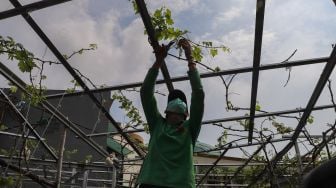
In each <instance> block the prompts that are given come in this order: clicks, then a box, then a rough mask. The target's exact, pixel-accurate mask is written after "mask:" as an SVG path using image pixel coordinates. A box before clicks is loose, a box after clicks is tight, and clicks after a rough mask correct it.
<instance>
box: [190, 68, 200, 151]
mask: <svg viewBox="0 0 336 188" xmlns="http://www.w3.org/2000/svg"><path fill="white" fill-rule="evenodd" d="M188 75H189V79H190V84H191V90H192V93H191V104H190V118H189V125H190V133H191V137H192V141H193V144H194V145H195V142H196V140H197V137H198V135H199V133H200V130H201V122H202V118H203V112H204V91H203V87H202V83H201V78H200V75H199V73H198V71H197V69H194V70H191V71H189V72H188Z"/></svg>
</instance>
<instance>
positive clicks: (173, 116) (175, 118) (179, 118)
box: [166, 112, 185, 125]
mask: <svg viewBox="0 0 336 188" xmlns="http://www.w3.org/2000/svg"><path fill="white" fill-rule="evenodd" d="M166 119H167V122H168V123H169V124H172V125H180V124H181V123H182V122H183V121H184V120H185V119H184V115H183V114H180V113H174V112H167V113H166Z"/></svg>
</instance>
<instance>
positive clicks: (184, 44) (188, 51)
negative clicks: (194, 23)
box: [178, 39, 192, 60]
mask: <svg viewBox="0 0 336 188" xmlns="http://www.w3.org/2000/svg"><path fill="white" fill-rule="evenodd" d="M178 45H179V46H181V47H182V48H183V50H184V53H185V56H186V58H187V59H188V60H192V56H191V45H190V44H189V41H188V40H187V39H180V40H179V42H178Z"/></svg>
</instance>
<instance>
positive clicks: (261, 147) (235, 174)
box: [224, 137, 271, 187]
mask: <svg viewBox="0 0 336 188" xmlns="http://www.w3.org/2000/svg"><path fill="white" fill-rule="evenodd" d="M270 140H271V137H268V138H267V140H266V142H264V143H263V144H262V145H261V146H259V148H258V149H257V150H255V152H254V153H253V154H252V155H251V156H250V157H249V158H248V159H247V160H246V161H245V163H244V164H243V165H242V166H240V167H239V168H238V169H237V170H236V171H235V173H234V174H233V176H232V177H230V178H229V180H228V181H227V182H226V183H225V185H224V187H225V186H226V185H227V183H228V182H231V180H232V179H233V178H235V177H236V176H237V175H238V173H239V172H240V171H241V170H243V168H245V166H247V165H248V163H249V162H250V161H251V160H252V159H253V157H254V156H255V155H257V154H258V153H259V152H260V151H261V150H262V149H263V148H264V147H265V146H266V145H267V144H268V143H270ZM265 168H267V167H266V166H265Z"/></svg>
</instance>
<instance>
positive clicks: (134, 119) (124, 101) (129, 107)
mask: <svg viewBox="0 0 336 188" xmlns="http://www.w3.org/2000/svg"><path fill="white" fill-rule="evenodd" d="M112 99H113V100H117V101H118V102H119V103H120V106H119V108H121V109H123V110H124V111H125V112H126V116H127V117H128V118H129V119H130V123H131V124H135V125H142V124H144V121H143V120H142V118H141V116H140V113H139V110H138V109H137V108H136V107H135V106H134V105H133V102H132V101H131V100H129V99H128V98H127V97H126V96H125V95H123V94H122V93H121V91H119V92H114V93H113V95H112Z"/></svg>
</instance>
